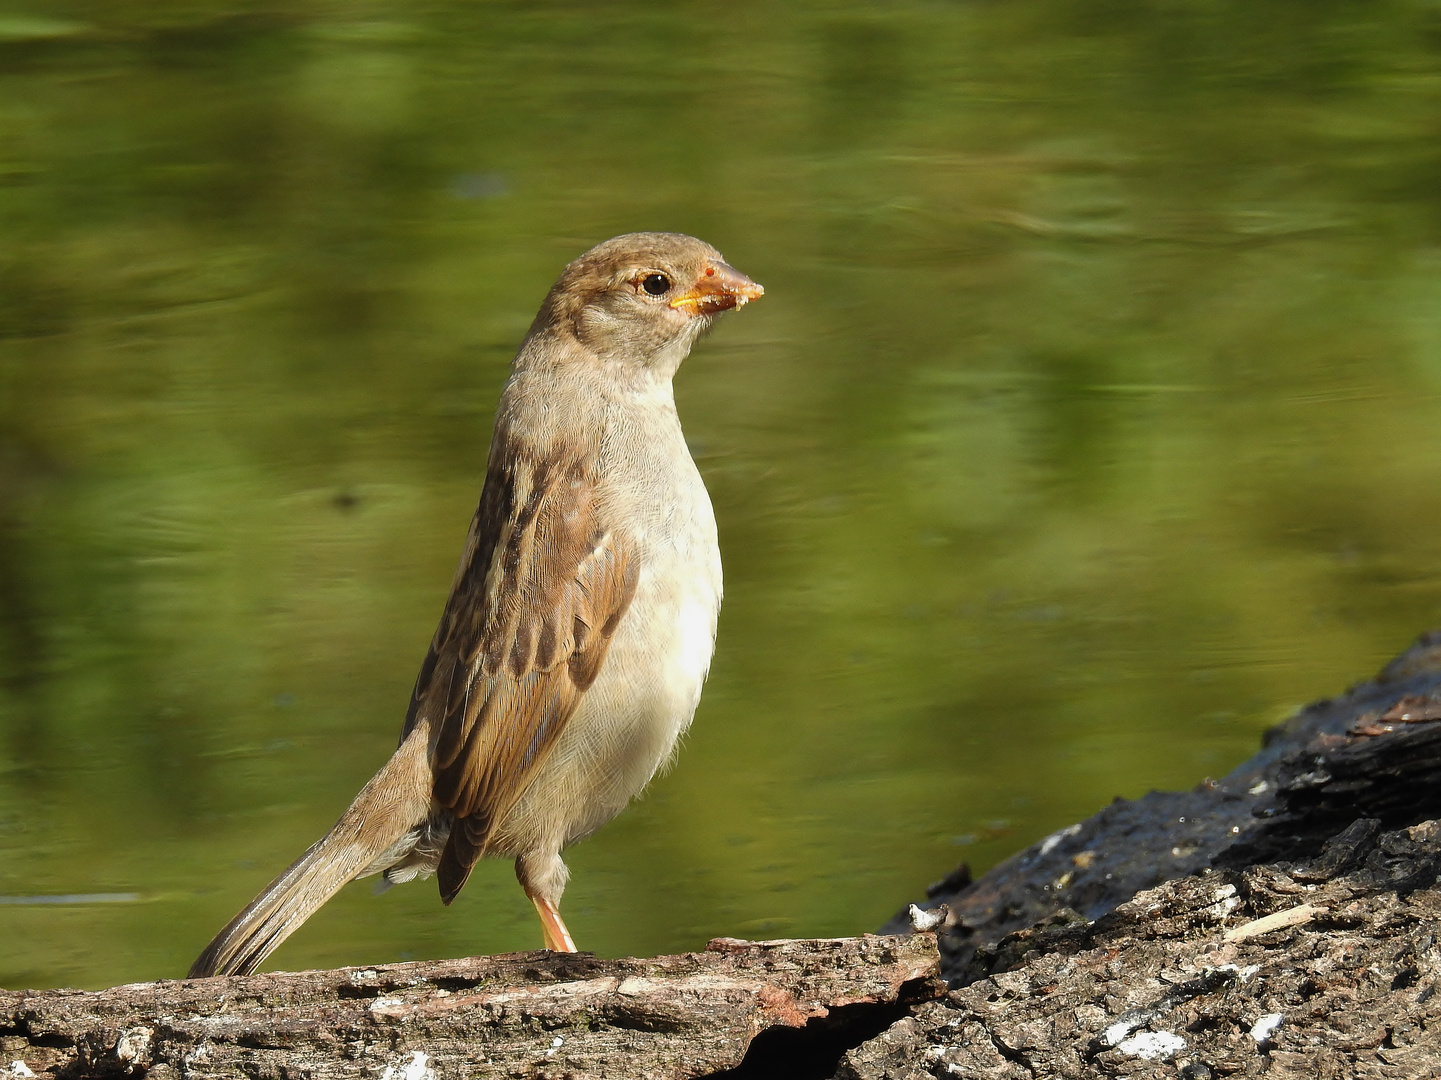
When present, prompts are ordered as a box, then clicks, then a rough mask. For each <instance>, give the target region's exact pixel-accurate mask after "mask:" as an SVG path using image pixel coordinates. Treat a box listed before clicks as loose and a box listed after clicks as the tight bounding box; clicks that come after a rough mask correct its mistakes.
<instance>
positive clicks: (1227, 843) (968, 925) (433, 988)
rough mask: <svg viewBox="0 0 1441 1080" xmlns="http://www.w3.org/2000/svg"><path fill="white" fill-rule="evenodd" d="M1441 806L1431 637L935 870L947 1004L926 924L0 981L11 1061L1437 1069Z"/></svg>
mask: <svg viewBox="0 0 1441 1080" xmlns="http://www.w3.org/2000/svg"><path fill="white" fill-rule="evenodd" d="M1436 817H1441V635H1428V636H1427V637H1425V638H1423V639H1421V641H1420V642H1418V643H1417V645H1416V646H1415V647H1414V648H1412V649H1411V650H1410V651H1408V652H1407V653H1406V654H1405V655H1403V656H1402V657H1401V658H1399V659H1398V660H1397V661H1395V662H1393V663H1392V664H1391V665H1389V666H1388V667H1387V668H1386V670H1385V671H1383V672H1382V673H1381V675H1380V676H1378V677H1377V678H1376V679H1375V680H1373V681H1371V682H1368V683H1365V684H1362V685H1360V686H1357V687H1355V688H1353V689H1352V690H1351V691H1349V692H1348V693H1346V694H1345V695H1342V696H1341V697H1339V698H1337V699H1335V700H1332V701H1325V702H1320V703H1318V704H1316V705H1312V706H1310V707H1308V708H1307V709H1304V710H1302V711H1301V712H1300V713H1298V714H1297V715H1296V716H1295V717H1293V718H1292V719H1291V720H1289V721H1287V722H1286V723H1285V724H1283V725H1281V726H1280V727H1278V728H1277V729H1275V730H1274V731H1273V732H1272V733H1270V735H1269V736H1268V738H1267V741H1266V744H1265V746H1264V747H1263V749H1262V750H1261V752H1260V753H1259V754H1257V755H1256V756H1255V757H1254V758H1252V759H1251V760H1250V761H1247V762H1245V763H1244V764H1242V765H1241V766H1238V767H1237V769H1235V770H1234V771H1232V772H1231V773H1230V774H1228V775H1227V776H1225V777H1223V778H1222V779H1221V780H1219V781H1207V782H1205V783H1202V784H1201V785H1198V786H1197V787H1196V788H1195V789H1194V790H1192V791H1189V792H1152V793H1151V794H1149V795H1147V796H1145V797H1143V798H1141V799H1137V800H1133V801H1122V800H1118V801H1117V802H1116V803H1114V804H1113V805H1111V806H1109V807H1107V808H1106V809H1104V810H1102V811H1101V812H1100V813H1098V814H1096V815H1094V816H1093V817H1091V818H1089V819H1088V820H1087V821H1085V822H1082V823H1080V824H1078V825H1075V826H1071V827H1070V828H1067V829H1063V830H1060V831H1059V832H1057V833H1055V834H1053V835H1052V836H1050V837H1048V838H1046V839H1045V840H1043V841H1042V842H1040V843H1038V844H1036V845H1033V846H1032V847H1031V848H1029V849H1027V850H1026V851H1024V852H1021V853H1020V854H1018V855H1016V856H1015V857H1013V858H1012V859H1010V860H1007V861H1006V862H1004V863H1002V864H1000V865H998V866H997V867H995V868H994V869H993V870H992V871H991V872H990V873H989V874H987V875H986V876H985V877H983V878H982V879H980V880H979V881H975V882H972V881H970V880H969V875H968V873H966V872H957V873H954V874H952V875H951V876H950V877H949V878H948V879H947V880H945V881H943V882H941V883H938V885H937V886H936V887H934V888H933V889H932V890H931V893H932V895H931V898H930V900H929V901H928V905H927V906H929V907H930V908H932V909H933V910H934V911H935V912H936V913H937V914H938V916H939V920H938V921H939V922H940V931H941V957H942V959H943V962H944V973H945V974H946V975H947V976H949V977H950V979H951V981H952V985H953V987H954V988H953V989H951V990H950V991H949V992H947V991H946V989H945V983H944V982H943V981H942V980H941V979H940V978H939V977H938V973H939V972H941V971H942V967H941V966H940V965H938V956H937V952H936V941H935V938H934V937H933V936H932V935H930V934H916V935H914V936H910V937H905V936H900V937H895V936H892V937H886V936H880V937H876V936H866V937H861V938H846V939H833V940H817V941H804V940H801V941H776V942H761V943H748V942H740V941H733V940H729V939H719V940H717V941H715V942H712V943H711V946H710V947H709V948H708V949H707V950H706V951H705V952H703V953H694V954H685V955H681V956H668V957H656V958H654V959H649V960H631V959H626V960H599V959H596V958H595V957H592V956H588V955H585V954H580V955H575V956H558V955H554V954H549V953H524V954H514V955H510V956H500V957H483V958H470V959H463V960H452V961H441V962H435V963H415V964H397V965H390V966H385V967H375V968H344V969H340V970H338V971H329V972H301V973H297V974H288V975H287V974H267V975H255V976H248V977H245V978H234V979H223V978H222V979H199V980H188V981H176V982H158V983H144V984H136V985H131V986H122V987H115V988H113V989H111V990H106V991H100V992H94V993H91V992H81V991H68V990H59V991H45V992H15V991H0V1073H5V1074H6V1075H8V1076H10V1077H16V1078H24V1077H28V1076H31V1075H38V1074H42V1073H47V1072H48V1073H49V1074H50V1075H52V1076H54V1077H55V1078H56V1080H69V1078H71V1077H74V1078H77V1080H78V1078H83V1077H102V1076H103V1077H118V1076H130V1077H142V1076H153V1077H155V1078H157V1080H180V1078H184V1080H211V1078H215V1080H219V1078H222V1077H224V1078H229V1077H241V1076H244V1077H254V1078H267V1080H268V1078H271V1077H276V1078H279V1077H285V1078H291V1077H295V1078H299V1077H315V1078H330V1077H351V1076H366V1077H373V1078H375V1080H449V1078H450V1077H461V1076H465V1077H470V1076H508V1077H534V1078H549V1080H560V1078H562V1077H571V1078H575V1080H584V1078H588V1077H611V1078H629V1077H667V1078H669V1077H675V1078H680V1077H702V1076H706V1077H718V1076H728V1077H733V1078H740V1077H751V1078H755V1077H765V1076H778V1077H794V1078H804V1077H816V1078H825V1077H831V1076H835V1077H838V1078H844V1080H923V1078H925V1077H937V1078H939V1077H947V1078H950V1077H957V1078H960V1080H1039V1078H1041V1077H1064V1078H1071V1077H1075V1078H1083V1077H1084V1078H1090V1077H1103V1076H1133V1077H1146V1078H1151V1077H1156V1078H1159V1077H1167V1078H1172V1077H1183V1078H1185V1080H1216V1078H1218V1077H1222V1076H1226V1077H1230V1076H1261V1075H1263V1074H1264V1075H1266V1076H1267V1077H1279V1078H1286V1077H1297V1078H1300V1077H1307V1078H1310V1077H1318V1078H1321V1080H1330V1078H1333V1077H1334V1078H1337V1080H1340V1078H1342V1077H1346V1078H1350V1077H1355V1076H1365V1077H1375V1078H1389V1077H1395V1078H1397V1080H1408V1078H1411V1077H1422V1076H1441V1035H1438V1033H1441V994H1438V993H1436V990H1437V987H1438V983H1441V947H1438V941H1441V891H1438V889H1437V888H1436V885H1437V882H1438V874H1441V826H1438V825H1437V824H1436V823H1435V822H1434V821H1429V820H1427V821H1423V820H1422V819H1424V818H1436ZM1418 822H1419V823H1418ZM942 901H946V902H949V903H950V904H951V905H953V907H951V908H943V907H942V906H941V904H942ZM893 928H894V929H896V930H898V931H902V932H904V931H907V930H908V929H909V924H908V923H907V922H905V921H898V922H897V923H896V924H895V925H894V927H893Z"/></svg>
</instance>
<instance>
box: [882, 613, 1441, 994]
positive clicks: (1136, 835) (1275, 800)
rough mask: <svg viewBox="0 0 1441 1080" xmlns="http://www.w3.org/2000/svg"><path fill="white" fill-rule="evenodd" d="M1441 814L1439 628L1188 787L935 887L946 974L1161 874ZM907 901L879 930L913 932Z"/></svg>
mask: <svg viewBox="0 0 1441 1080" xmlns="http://www.w3.org/2000/svg"><path fill="white" fill-rule="evenodd" d="M1436 817H1441V632H1433V633H1430V634H1427V635H1424V636H1423V637H1421V638H1420V639H1419V640H1418V641H1417V642H1416V644H1415V645H1414V646H1412V647H1411V648H1410V649H1409V650H1408V651H1407V652H1405V653H1404V654H1402V655H1401V656H1400V657H1398V658H1397V659H1396V660H1394V661H1392V662H1391V663H1390V664H1388V665H1387V666H1386V668H1385V669H1384V670H1383V671H1382V672H1381V673H1380V675H1378V676H1377V677H1376V678H1375V679H1374V680H1372V681H1370V682H1366V683H1362V684H1360V685H1359V686H1356V687H1353V688H1352V689H1351V690H1349V691H1347V692H1346V693H1345V694H1343V695H1342V696H1340V697H1338V698H1335V699H1334V700H1329V701H1320V702H1317V703H1315V704H1313V705H1309V706H1307V707H1306V708H1304V709H1302V710H1301V711H1300V712H1298V713H1297V714H1296V715H1295V716H1293V717H1291V718H1290V719H1289V720H1287V721H1285V722H1284V723H1282V724H1280V725H1278V726H1277V727H1275V728H1273V729H1272V730H1271V731H1269V732H1267V734H1266V736H1265V739H1264V744H1263V746H1262V749H1261V750H1260V752H1259V753H1257V754H1256V755H1255V756H1254V757H1252V758H1251V759H1249V760H1248V761H1246V762H1244V763H1243V764H1241V765H1239V766H1237V767H1236V768H1235V769H1234V770H1232V771H1231V772H1230V773H1229V774H1227V775H1226V776H1224V777H1223V778H1221V779H1220V780H1206V781H1203V782H1202V783H1201V784H1199V785H1198V786H1197V787H1196V788H1195V789H1193V790H1191V791H1166V792H1160V791H1153V792H1151V793H1150V794H1148V795H1145V796H1143V797H1142V798H1139V799H1136V800H1125V799H1117V800H1116V801H1115V802H1114V803H1112V804H1111V805H1110V806H1108V807H1106V808H1105V809H1104V810H1101V811H1100V812H1099V813H1097V814H1094V815H1093V816H1091V817H1089V818H1087V819H1086V820H1085V821H1083V822H1081V823H1079V824H1077V825H1072V826H1070V827H1069V828H1066V829H1062V830H1060V831H1059V832H1056V833H1053V834H1051V835H1050V836H1048V837H1046V838H1045V839H1044V840H1042V841H1040V842H1039V843H1037V844H1033V845H1032V846H1031V847H1029V848H1027V849H1026V850H1024V851H1022V852H1020V853H1018V854H1016V855H1014V856H1012V857H1011V858H1009V859H1007V860H1005V861H1004V862H1002V863H999V864H997V865H996V866H995V867H993V868H992V869H991V870H990V872H989V873H987V874H986V875H985V876H984V877H982V878H980V879H979V880H977V881H972V880H971V875H970V870H969V868H968V867H967V866H966V865H965V864H962V865H961V866H959V867H957V868H956V869H955V870H953V871H952V872H951V873H950V874H949V875H948V876H947V877H946V878H944V879H942V880H941V881H939V882H937V883H936V884H935V885H932V886H931V888H930V889H929V890H928V897H927V900H925V901H923V902H921V904H920V906H922V907H924V908H932V909H935V908H939V907H940V905H942V904H945V905H946V907H947V908H948V909H949V916H948V918H947V919H946V922H945V925H944V926H943V927H942V928H941V929H940V944H941V958H942V973H943V974H944V975H945V977H946V978H947V979H948V980H949V982H950V983H951V985H952V986H964V985H965V984H967V983H969V982H972V981H974V980H976V979H979V978H983V977H984V976H986V975H987V974H989V973H990V972H991V971H992V970H993V969H994V962H995V961H994V959H993V957H994V950H995V948H996V946H997V945H998V943H999V942H1000V941H1002V939H1004V938H1005V937H1006V935H1008V934H1011V933H1014V932H1016V931H1018V930H1022V929H1025V928H1026V927H1028V926H1032V925H1035V924H1036V923H1039V922H1041V921H1043V920H1045V919H1048V918H1051V917H1053V916H1055V915H1057V914H1058V913H1069V915H1068V916H1067V917H1071V918H1074V917H1079V918H1081V919H1083V920H1095V919H1099V918H1100V917H1101V916H1103V915H1105V914H1106V913H1107V912H1109V911H1112V910H1114V909H1115V908H1116V907H1117V906H1118V905H1120V904H1123V903H1125V902H1126V901H1128V900H1130V899H1131V897H1133V896H1135V895H1136V894H1137V893H1138V892H1140V891H1142V890H1143V889H1149V888H1153V887H1154V886H1156V885H1158V884H1160V883H1161V882H1163V881H1173V880H1176V879H1178V878H1184V877H1186V876H1188V875H1191V874H1197V873H1202V872H1205V871H1207V870H1214V869H1223V868H1229V869H1238V868H1241V867H1245V866H1248V865H1251V864H1254V863H1267V862H1274V861H1277V860H1289V861H1297V860H1303V859H1308V858H1310V857H1312V856H1313V855H1315V854H1316V852H1317V851H1319V850H1320V849H1321V846H1322V845H1323V844H1324V843H1326V842H1327V840H1328V839H1330V838H1331V837H1332V836H1334V835H1335V834H1337V833H1339V832H1341V831H1342V830H1343V829H1345V828H1346V827H1347V826H1348V825H1350V824H1351V823H1352V822H1354V821H1356V820H1358V819H1361V818H1370V819H1375V821H1376V822H1377V823H1378V825H1377V827H1378V828H1387V829H1395V828H1400V827H1403V826H1406V825H1411V824H1415V823H1416V822H1419V821H1423V820H1426V819H1428V818H1436ZM909 925H910V920H909V918H908V917H907V915H906V914H905V911H904V909H903V910H902V912H901V913H900V914H898V915H897V916H896V917H895V918H893V919H892V920H891V921H890V922H889V923H887V924H886V925H885V926H884V927H882V928H881V933H883V934H884V933H904V932H905V931H906V929H907V928H908V927H909Z"/></svg>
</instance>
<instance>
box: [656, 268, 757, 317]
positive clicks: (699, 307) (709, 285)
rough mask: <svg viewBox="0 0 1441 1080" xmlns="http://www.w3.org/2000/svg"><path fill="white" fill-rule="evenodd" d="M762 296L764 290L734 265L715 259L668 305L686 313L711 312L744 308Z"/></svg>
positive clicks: (705, 313) (699, 313)
mask: <svg viewBox="0 0 1441 1080" xmlns="http://www.w3.org/2000/svg"><path fill="white" fill-rule="evenodd" d="M764 295H765V289H763V288H761V287H760V286H759V285H757V284H756V283H755V282H754V281H752V280H751V279H750V278H748V277H746V276H745V275H744V274H742V273H741V272H740V271H739V270H737V269H736V268H735V267H734V266H727V265H726V264H725V263H723V262H715V263H710V264H708V265H707V266H706V268H705V272H704V273H703V274H701V277H700V280H699V281H698V282H696V284H695V287H694V288H693V289H691V290H690V291H689V292H686V293H682V294H681V295H680V296H677V297H676V298H675V299H674V300H672V301H671V302H670V306H671V307H673V308H675V309H676V310H677V311H684V312H685V313H686V314H688V315H714V314H715V313H716V312H718V311H729V310H730V309H731V308H738V307H744V306H745V305H746V304H749V303H750V302H751V301H752V300H759V299H760V298H761V297H762V296H764Z"/></svg>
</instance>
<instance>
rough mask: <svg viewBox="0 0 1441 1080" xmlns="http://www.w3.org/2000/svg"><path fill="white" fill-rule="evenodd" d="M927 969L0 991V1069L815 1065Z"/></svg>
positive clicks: (883, 942)
mask: <svg viewBox="0 0 1441 1080" xmlns="http://www.w3.org/2000/svg"><path fill="white" fill-rule="evenodd" d="M936 972H937V956H936V947H935V939H934V938H933V937H931V936H930V935H923V936H918V937H915V938H881V937H872V936H867V937H862V938H844V939H838V940H818V941H779V942H761V943H751V942H744V941H735V940H731V939H726V938H721V939H718V940H716V941H713V942H711V944H710V945H709V946H708V948H707V949H706V951H705V952H703V953H687V954H684V955H681V956H661V957H657V958H655V959H653V960H598V959H596V958H595V957H593V956H589V955H587V954H584V953H581V954H576V955H559V954H553V953H544V952H540V953H518V954H512V955H509V956H490V957H472V958H469V959H464V960H448V961H441V962H435V963H414V964H395V965H390V966H385V967H374V968H341V969H339V970H337V971H307V972H299V973H295V974H265V975H252V976H246V977H243V978H212V979H191V980H185V981H166V982H155V983H138V984H134V985H131V986H118V987H115V988H114V989H111V990H103V991H100V992H97V993H90V992H82V991H74V990H57V991H46V992H39V993H37V992H29V993H14V992H0V1054H3V1057H0V1068H5V1067H8V1069H9V1073H10V1075H11V1076H20V1077H23V1076H26V1075H30V1074H38V1073H41V1072H43V1071H50V1072H51V1073H53V1074H55V1075H57V1076H63V1077H109V1076H122V1075H129V1076H147V1077H153V1078H155V1080H170V1078H179V1077H185V1078H187V1080H212V1078H213V1080H220V1078H231V1077H266V1078H269V1077H300V1076H304V1077H312V1078H331V1077H334V1078H340V1077H366V1078H369V1080H374V1078H377V1077H378V1078H380V1080H434V1078H436V1077H458V1076H467V1077H472V1076H497V1077H499V1076H507V1077H509V1076H523V1077H536V1078H541V1077H547V1078H560V1077H567V1078H573V1080H582V1078H586V1077H656V1078H661V1077H667V1078H669V1077H693V1076H702V1075H706V1074H713V1073H717V1072H721V1071H723V1070H728V1069H734V1068H737V1067H741V1066H742V1065H743V1062H745V1060H746V1054H747V1051H748V1050H751V1051H752V1058H753V1059H755V1058H757V1057H759V1058H765V1057H767V1056H769V1057H770V1058H772V1059H775V1060H790V1059H798V1060H804V1061H809V1062H817V1061H819V1062H821V1063H822V1067H824V1063H825V1059H827V1057H828V1058H829V1064H830V1065H834V1063H835V1061H836V1060H837V1059H838V1058H839V1057H840V1054H841V1052H842V1051H843V1050H844V1049H845V1046H846V1045H855V1043H857V1042H859V1041H860V1040H861V1039H863V1038H866V1037H869V1036H871V1035H873V1034H875V1033H877V1032H879V1031H881V1030H883V1029H884V1028H885V1027H886V1026H887V1025H888V1024H890V1023H891V1022H892V1021H894V1020H895V1019H897V1018H898V1017H899V1016H900V1015H902V1014H903V1013H904V1012H905V1011H906V1009H907V1008H909V1007H910V1006H912V1005H914V1004H916V1003H917V1002H920V1001H923V1000H928V999H932V998H935V997H937V996H938V995H940V994H941V993H942V992H944V989H945V987H944V984H943V983H941V982H940V981H939V980H938V979H937V978H936ZM762 1032H771V1033H772V1034H771V1035H769V1036H768V1037H767V1038H766V1039H764V1040H757V1039H756V1036H757V1035H759V1034H760V1033H762ZM782 1032H790V1033H792V1034H791V1036H790V1038H789V1039H787V1038H785V1037H778V1033H782ZM17 1063H18V1064H17ZM757 1067H761V1068H764V1067H766V1062H765V1061H760V1062H759V1065H757V1064H756V1062H755V1061H754V1060H753V1061H752V1063H751V1066H750V1068H751V1071H752V1072H753V1071H754V1070H755V1068H757ZM827 1071H828V1070H827Z"/></svg>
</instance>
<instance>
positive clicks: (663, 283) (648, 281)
mask: <svg viewBox="0 0 1441 1080" xmlns="http://www.w3.org/2000/svg"><path fill="white" fill-rule="evenodd" d="M640 287H641V288H642V289H644V290H645V291H646V292H648V293H650V294H651V295H652V296H664V295H665V294H666V293H668V292H669V291H670V278H668V277H666V276H665V275H664V274H647V275H646V276H645V280H644V281H642V282H641V283H640Z"/></svg>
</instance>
